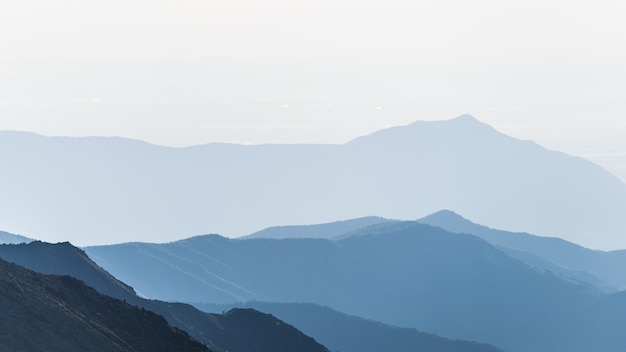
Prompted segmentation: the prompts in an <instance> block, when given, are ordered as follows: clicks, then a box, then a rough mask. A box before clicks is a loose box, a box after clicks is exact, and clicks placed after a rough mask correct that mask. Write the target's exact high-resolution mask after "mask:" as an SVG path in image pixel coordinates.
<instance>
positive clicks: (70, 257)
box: [0, 242, 328, 352]
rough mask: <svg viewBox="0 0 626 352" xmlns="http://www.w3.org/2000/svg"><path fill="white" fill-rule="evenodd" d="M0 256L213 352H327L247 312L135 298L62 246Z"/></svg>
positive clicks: (4, 251) (9, 249) (23, 247)
mask: <svg viewBox="0 0 626 352" xmlns="http://www.w3.org/2000/svg"><path fill="white" fill-rule="evenodd" d="M0 258H4V259H5V260H8V261H11V262H13V263H16V264H19V265H22V266H24V267H27V268H29V269H31V270H35V271H39V272H43V273H49V274H57V275H59V274H60V275H70V276H73V277H75V278H77V279H80V280H82V281H84V282H85V283H86V284H88V285H89V286H91V287H93V288H95V289H97V290H98V291H99V292H100V293H102V294H106V295H109V296H112V297H115V298H118V299H122V300H124V301H125V302H128V303H131V304H134V305H137V306H139V307H142V308H145V309H147V310H149V311H152V312H155V313H157V314H159V315H162V316H163V317H165V319H166V320H167V321H168V322H169V323H170V324H171V325H173V326H176V327H178V328H179V329H181V330H183V331H186V332H187V333H189V335H191V336H192V337H194V338H195V339H197V340H198V341H200V342H202V343H205V344H206V345H208V346H210V347H211V349H212V350H214V351H216V352H227V351H230V352H264V351H273V352H291V351H303V352H328V350H327V349H326V348H325V347H324V346H322V345H320V344H319V343H317V342H315V340H313V339H312V338H310V337H308V336H305V335H304V334H302V333H301V332H299V331H298V330H297V329H295V328H293V327H292V326H290V325H288V324H285V323H284V322H282V321H280V320H278V319H276V318H274V317H272V316H268V315H266V314H263V313H260V312H256V311H253V310H250V309H245V310H238V309H235V310H232V311H229V312H227V313H226V314H207V313H204V312H201V311H199V310H197V309H196V308H194V307H192V306H190V305H188V304H183V303H169V302H162V301H158V300H147V299H143V298H140V297H138V296H137V295H136V294H135V293H134V290H133V289H132V288H130V287H129V286H128V285H126V284H124V283H122V282H120V281H119V280H117V279H116V278H115V277H113V276H112V275H110V274H109V273H108V272H106V271H105V270H103V269H102V268H100V267H99V266H98V265H96V264H95V263H94V262H92V261H91V260H90V259H89V258H88V257H87V255H86V254H85V253H84V252H83V251H82V250H80V249H78V248H76V247H74V246H72V245H71V244H69V243H67V242H66V243H58V244H49V243H43V242H32V243H30V244H20V245H0ZM157 276H158V274H157ZM181 350H184V349H181Z"/></svg>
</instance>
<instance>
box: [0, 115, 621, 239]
mask: <svg viewBox="0 0 626 352" xmlns="http://www.w3.org/2000/svg"><path fill="white" fill-rule="evenodd" d="M5 151H6V152H5ZM0 163H2V165H3V166H5V167H4V169H3V172H2V173H0V193H2V194H3V195H4V196H3V198H2V199H0V223H2V224H3V228H4V229H6V230H8V231H11V232H17V233H22V234H26V235H28V236H32V237H37V238H39V239H42V240H48V241H50V240H52V239H54V238H56V239H62V240H69V241H71V242H72V243H77V244H80V245H85V244H103V243H104V244H109V243H114V242H124V241H128V240H132V241H147V242H167V241H171V240H173V239H176V238H180V237H182V236H183V235H190V234H202V233H207V232H214V233H222V234H226V235H228V236H239V235H244V234H249V233H253V232H255V231H258V230H259V229H262V228H267V227H269V226H272V225H275V224H312V223H324V222H330V221H335V220H338V219H348V218H360V217H367V216H372V215H377V216H381V217H384V218H390V219H415V218H417V217H420V216H424V215H426V214H429V213H433V212H435V211H437V210H439V209H453V210H454V211H457V212H459V213H462V214H464V215H466V216H468V217H470V218H472V219H474V220H476V221H478V222H479V223H482V224H488V225H489V226H492V227H495V228H500V229H506V230H512V231H525V232H529V233H534V234H539V235H551V236H558V237H561V238H564V239H566V240H569V241H573V242H575V243H579V244H581V245H584V246H586V247H588V248H594V249H598V248H601V249H617V248H626V237H625V236H624V235H623V234H624V233H626V218H624V217H623V216H622V214H624V213H626V185H625V184H624V183H623V182H621V181H620V180H619V179H617V178H616V177H614V176H613V175H611V174H609V173H608V172H606V171H605V170H603V169H602V168H600V167H599V166H597V165H595V164H592V163H591V162H588V161H586V160H584V159H581V158H576V157H571V156H568V155H565V154H563V153H558V152H553V151H549V150H546V149H544V148H542V147H540V146H538V145H537V144H535V143H532V142H528V141H520V140H517V139H514V138H511V137H508V136H506V135H503V134H501V133H499V132H498V131H496V130H494V129H493V128H491V127H489V126H487V125H485V124H483V123H481V122H479V121H478V120H476V119H474V118H472V117H469V116H462V117H459V118H456V119H452V120H448V121H435V122H416V123H414V124H411V125H409V126H404V127H394V128H390V129H387V130H382V131H379V132H377V133H374V134H372V135H369V136H364V137H361V138H358V139H356V140H354V141H352V142H349V143H347V144H344V145H254V146H242V145H229V144H208V145H202V146H197V147H189V148H166V147H160V146H154V145H150V144H147V143H142V142H138V141H132V140H125V139H121V138H62V137H53V138H47V137H41V136H37V135H26V134H21V133H13V132H0ZM545 214H550V216H545ZM580 214H585V216H580ZM32 218H37V219H38V221H36V222H33V221H28V219H32ZM241 219H245V221H241ZM94 224H97V226H96V225H94Z"/></svg>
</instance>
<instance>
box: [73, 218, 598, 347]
mask: <svg viewBox="0 0 626 352" xmlns="http://www.w3.org/2000/svg"><path fill="white" fill-rule="evenodd" d="M85 250H86V252H87V253H88V255H89V256H90V257H92V258H94V260H95V261H96V262H98V263H100V264H101V265H103V266H104V267H106V268H107V270H109V271H110V272H112V273H114V274H115V275H116V276H117V277H120V278H122V279H123V280H124V281H125V282H130V283H132V285H133V286H134V287H135V288H136V289H138V290H139V291H140V292H142V293H144V294H146V295H148V296H149V297H153V298H159V299H166V300H177V301H183V302H212V303H232V302H245V301H268V302H309V303H316V304H320V305H324V306H328V307H331V308H333V309H335V310H337V311H340V312H344V313H348V314H351V315H356V316H361V317H364V318H368V319H372V320H376V321H381V322H384V323H387V324H390V325H395V326H400V327H411V328H417V329H419V330H422V331H426V332H430V333H435V334H438V335H441V336H444V337H447V338H454V339H464V340H472V341H480V342H486V343H490V344H492V345H495V346H497V347H501V348H504V349H505V350H507V351H512V352H516V351H519V352H523V351H528V350H533V351H546V352H547V351H551V352H555V351H581V350H580V348H579V344H578V342H577V341H576V339H572V338H570V336H572V335H574V336H576V337H577V338H581V339H590V340H589V341H591V342H590V343H592V344H593V343H594V341H593V340H592V338H591V337H588V336H586V332H585V331H586V330H585V329H586V328H587V321H588V317H590V316H591V315H593V314H592V311H593V310H594V309H595V308H593V303H594V302H596V301H597V300H598V299H599V298H600V297H602V294H601V292H600V290H598V289H596V288H595V287H593V286H592V285H589V284H586V283H584V282H581V281H574V280H568V279H566V278H564V277H562V276H558V275H555V274H553V273H550V272H548V271H542V270H537V269H534V268H531V267H529V266H527V265H524V264H523V263H522V262H520V261H519V260H516V259H514V258H511V257H510V256H508V255H506V254H505V253H503V252H502V251H500V250H498V249H496V248H494V247H493V246H492V245H490V244H488V243H487V242H486V241H484V240H482V239H480V238H477V237H475V236H472V235H464V234H455V233H450V232H447V231H445V230H443V229H440V228H437V227H432V226H429V225H424V224H420V223H416V222H391V223H382V224H378V225H374V226H371V227H367V228H365V229H363V230H361V232H360V233H357V234H354V233H353V234H352V236H350V237H347V238H344V239H341V240H335V241H331V240H326V239H283V240H275V239H244V240H237V239H235V240H233V239H227V238H224V237H220V236H217V235H208V236H198V237H193V238H190V239H187V240H182V241H177V242H173V243H168V244H141V243H129V244H120V245H112V246H99V247H88V248H85ZM155 273H158V275H159V276H156V274H155ZM157 277H158V279H156V278H157ZM537 317H541V319H538V318H537ZM581 352H582V351H581Z"/></svg>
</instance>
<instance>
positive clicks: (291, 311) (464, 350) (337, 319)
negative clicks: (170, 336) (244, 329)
mask: <svg viewBox="0 0 626 352" xmlns="http://www.w3.org/2000/svg"><path fill="white" fill-rule="evenodd" d="M234 307H251V308H254V309H257V310H260V311H263V312H268V313H271V314H272V315H275V316H276V317H278V318H279V319H281V320H283V321H285V322H288V323H289V324H292V325H294V326H297V327H298V328H299V329H300V330H302V332H304V333H305V334H307V335H309V336H313V337H315V339H316V340H318V341H320V342H321V343H322V344H324V346H328V348H329V349H330V350H331V351H341V352H379V351H387V350H393V351H394V352H413V351H430V352H435V351H445V352H479V351H481V352H482V351H484V352H497V351H501V350H499V349H497V348H495V347H493V346H489V345H486V344H480V343H476V342H469V341H461V340H449V339H445V338H443V337H439V336H437V335H432V334H427V333H424V332H421V331H418V330H416V329H408V328H399V327H395V326H391V325H386V324H382V323H379V322H376V321H373V320H367V319H363V318H359V317H356V316H351V315H347V314H343V313H340V312H337V311H335V310H333V309H330V308H328V307H323V306H319V305H316V304H311V303H267V302H246V303H243V304H242V303H240V304H228V305H216V304H206V303H205V304H198V308H200V309H202V310H205V311H209V312H216V311H221V310H225V309H232V308H234Z"/></svg>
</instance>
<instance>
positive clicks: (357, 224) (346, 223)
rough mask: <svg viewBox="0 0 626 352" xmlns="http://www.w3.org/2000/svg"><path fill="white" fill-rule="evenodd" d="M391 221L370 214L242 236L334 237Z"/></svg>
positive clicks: (276, 227)
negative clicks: (356, 217) (362, 216)
mask: <svg viewBox="0 0 626 352" xmlns="http://www.w3.org/2000/svg"><path fill="white" fill-rule="evenodd" d="M387 221H391V220H388V219H384V218H381V217H378V216H368V217H364V218H359V219H351V220H343V221H335V222H331V223H327V224H315V225H292V226H273V227H269V228H267V229H264V230H261V231H258V232H255V233H253V234H250V235H248V236H243V237H240V238H241V239H248V238H274V239H284V238H329V239H330V238H334V237H337V236H340V235H343V234H345V233H348V232H352V231H355V230H358V229H361V228H364V227H367V226H371V225H376V224H380V223H383V222H387Z"/></svg>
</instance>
